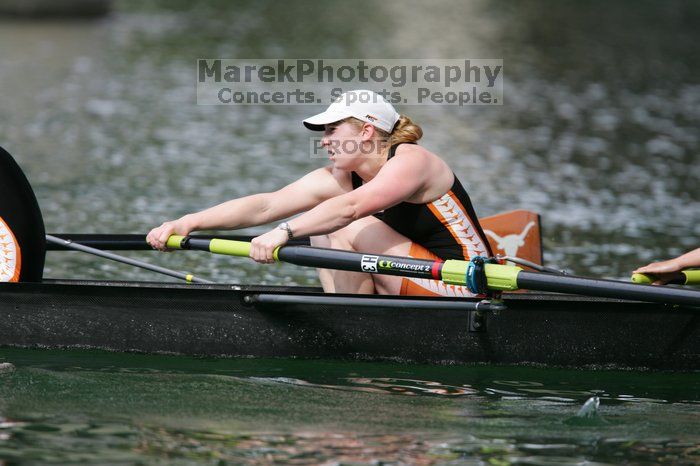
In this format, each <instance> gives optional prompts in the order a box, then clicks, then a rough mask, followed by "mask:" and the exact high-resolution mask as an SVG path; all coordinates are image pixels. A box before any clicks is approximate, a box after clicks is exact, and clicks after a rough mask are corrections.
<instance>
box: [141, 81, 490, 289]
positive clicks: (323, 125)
mask: <svg viewBox="0 0 700 466" xmlns="http://www.w3.org/2000/svg"><path fill="white" fill-rule="evenodd" d="M304 125H305V126H306V127H307V128H309V129H311V130H314V131H324V134H323V138H322V139H321V146H322V147H323V148H324V149H325V150H327V152H328V155H329V158H330V160H331V162H332V163H331V165H329V166H327V167H324V168H319V169H317V170H315V171H313V172H311V173H309V174H307V175H306V176H304V177H302V178H301V179H299V180H297V181H295V182H293V183H291V184H290V185H288V186H285V187H284V188H282V189H280V190H279V191H276V192H271V193H262V194H256V195H252V196H247V197H243V198H240V199H234V200H231V201H228V202H225V203H223V204H219V205H217V206H215V207H211V208H209V209H206V210H204V211H201V212H197V213H193V214H188V215H185V216H183V217H181V218H180V219H177V220H173V221H169V222H165V223H163V224H162V225H160V226H159V227H157V228H154V229H153V230H151V232H150V233H149V234H148V237H147V240H148V242H149V243H150V244H151V246H153V247H154V248H156V249H160V250H165V249H166V241H167V239H168V237H170V235H173V234H178V235H187V234H189V233H190V232H192V231H195V230H214V229H238V228H246V227H252V226H257V225H263V224H267V223H270V222H274V221H277V220H280V219H285V218H287V217H290V216H292V215H295V214H298V213H301V212H304V213H303V214H302V215H299V216H298V217H295V218H293V219H291V220H289V221H287V222H283V223H281V224H280V225H278V226H277V227H276V228H274V229H272V230H270V231H268V232H267V233H265V234H263V235H261V236H258V237H257V238H255V239H253V241H252V243H251V252H250V256H251V257H252V258H253V259H254V260H256V261H258V262H262V263H269V262H273V261H274V259H273V251H274V250H275V248H277V247H278V246H282V245H284V244H285V243H286V242H287V241H288V240H289V239H291V238H294V237H307V236H308V237H310V240H311V244H312V245H313V246H316V247H326V248H333V249H344V250H354V251H360V252H366V253H372V254H388V255H395V256H410V257H414V258H424V259H443V260H446V259H460V260H469V259H470V258H471V257H473V256H476V255H489V256H491V255H492V253H491V250H490V247H489V244H488V241H487V240H486V237H485V235H484V233H483V231H482V229H481V226H480V225H479V221H478V220H477V217H476V214H475V213H474V209H473V207H472V204H471V201H470V200H469V196H468V195H467V193H466V191H465V190H464V188H463V187H462V184H461V183H460V182H459V180H458V179H457V177H456V176H455V175H454V173H453V172H452V170H450V168H449V167H448V166H447V164H446V163H445V162H444V161H443V160H442V159H441V158H440V157H438V156H437V155H435V154H433V153H432V152H430V151H428V150H426V149H424V148H423V147H421V146H419V145H417V144H416V141H418V140H419V139H420V138H421V136H422V134H423V132H422V130H421V128H420V127H419V126H418V125H416V124H414V123H413V122H411V120H410V119H409V118H407V117H405V116H401V115H399V114H398V113H397V112H396V110H395V109H394V107H393V106H392V105H391V104H389V103H388V102H387V101H385V100H384V99H383V98H382V97H381V96H379V95H378V94H376V93H374V92H371V91H362V90H359V91H350V92H347V93H345V94H343V95H342V96H340V97H339V99H338V100H336V101H335V102H334V103H332V104H331V105H330V106H329V107H328V109H327V110H326V111H325V112H322V113H320V114H318V115H315V116H312V117H311V118H308V119H306V120H304ZM319 278H320V281H321V284H322V286H323V289H324V291H326V292H335V293H380V294H402V295H428V296H435V295H445V296H468V295H470V293H469V291H468V290H467V289H466V287H459V286H454V285H445V284H443V283H441V282H439V281H437V280H427V279H414V278H402V277H395V276H386V275H374V274H367V273H360V272H348V271H336V270H325V269H323V270H319Z"/></svg>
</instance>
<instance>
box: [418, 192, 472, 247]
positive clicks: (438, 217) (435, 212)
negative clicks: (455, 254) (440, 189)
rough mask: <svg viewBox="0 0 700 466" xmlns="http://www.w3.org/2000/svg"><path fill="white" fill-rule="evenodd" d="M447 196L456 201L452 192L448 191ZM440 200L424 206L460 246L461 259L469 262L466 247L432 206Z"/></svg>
mask: <svg viewBox="0 0 700 466" xmlns="http://www.w3.org/2000/svg"><path fill="white" fill-rule="evenodd" d="M447 194H448V195H449V196H450V197H451V198H452V199H455V200H456V199H457V197H456V196H455V195H454V193H453V192H452V191H448V192H447ZM443 197H444V196H443ZM440 199H442V198H440ZM440 199H436V200H434V201H433V202H431V203H430V204H426V205H427V206H428V209H430V211H431V212H432V213H433V215H434V216H435V218H437V219H438V220H439V221H440V223H442V224H443V225H444V226H445V228H446V229H447V231H449V232H450V234H451V235H452V237H453V238H454V239H455V242H456V243H457V244H459V245H460V247H461V248H462V257H464V259H465V260H469V253H468V252H467V246H466V245H465V244H464V243H462V242H461V241H460V240H459V236H457V233H455V232H454V231H453V230H452V228H450V224H449V223H448V221H447V219H446V218H445V217H444V216H443V215H442V213H441V212H440V211H439V210H438V209H437V207H435V206H434V205H433V203H434V202H437V201H439V200H440Z"/></svg>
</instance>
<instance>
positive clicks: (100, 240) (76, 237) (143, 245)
mask: <svg viewBox="0 0 700 466" xmlns="http://www.w3.org/2000/svg"><path fill="white" fill-rule="evenodd" d="M51 235H52V236H57V237H59V238H66V239H70V240H71V241H72V242H73V244H75V243H79V244H82V245H83V246H88V247H91V248H94V249H100V250H103V251H153V248H152V247H151V246H150V245H149V244H148V243H147V242H146V237H145V236H144V235H142V234H124V233H117V234H85V233H51ZM192 237H193V238H203V239H212V238H214V235H192ZM216 237H217V238H221V239H227V240H231V241H251V240H252V239H253V238H255V236H251V235H230V236H229V235H226V236H218V235H217V236H216ZM289 244H292V245H295V246H303V245H306V246H308V245H309V240H308V239H303V238H302V239H296V238H295V239H293V240H292V241H290V243H289ZM67 249H71V248H69V247H67V246H65V245H64V244H63V243H60V244H59V243H50V242H48V243H47V245H46V250H47V251H64V250H67Z"/></svg>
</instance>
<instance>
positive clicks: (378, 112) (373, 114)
mask: <svg viewBox="0 0 700 466" xmlns="http://www.w3.org/2000/svg"><path fill="white" fill-rule="evenodd" d="M348 117H354V118H357V119H358V120H361V121H365V122H367V123H369V124H371V125H373V126H376V127H377V128H379V129H381V130H384V131H386V132H387V133H391V131H392V130H393V129H394V125H395V124H396V122H397V121H399V117H400V115H399V114H398V112H397V111H396V110H395V109H394V106H393V105H391V104H390V103H389V102H387V101H386V100H384V98H383V97H382V96H380V95H379V94H377V93H376V92H373V91H368V90H364V89H361V90H357V91H348V92H345V93H343V94H341V95H340V96H339V97H338V98H337V99H336V100H335V101H334V102H333V103H332V104H331V105H330V106H329V107H328V108H327V109H326V111H325V112H322V113H319V114H318V115H314V116H312V117H310V118H307V119H306V120H304V126H306V127H307V128H309V129H310V130H312V131H323V130H324V129H325V125H327V124H330V123H335V122H336V121H340V120H344V119H345V118H348Z"/></svg>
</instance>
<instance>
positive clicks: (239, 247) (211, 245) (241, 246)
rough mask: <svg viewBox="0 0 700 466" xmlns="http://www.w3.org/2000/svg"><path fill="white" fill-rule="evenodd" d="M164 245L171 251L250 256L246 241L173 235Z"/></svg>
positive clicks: (248, 244) (248, 245)
mask: <svg viewBox="0 0 700 466" xmlns="http://www.w3.org/2000/svg"><path fill="white" fill-rule="evenodd" d="M166 245H167V246H168V247H169V248H171V249H196V250H198V251H209V252H212V253H214V254H224V255H227V256H236V257H248V256H250V243H249V242H247V241H234V240H225V239H216V238H214V239H203V238H192V237H190V236H178V235H173V236H171V237H170V238H168V241H167V243H166ZM278 250H279V248H278ZM275 259H277V251H275Z"/></svg>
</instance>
